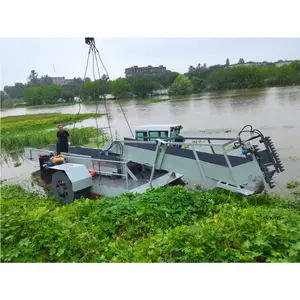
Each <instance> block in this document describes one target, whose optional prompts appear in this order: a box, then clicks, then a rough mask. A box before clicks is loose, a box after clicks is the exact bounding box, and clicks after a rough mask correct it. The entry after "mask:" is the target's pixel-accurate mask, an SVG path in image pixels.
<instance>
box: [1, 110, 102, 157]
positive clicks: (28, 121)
mask: <svg viewBox="0 0 300 300" xmlns="http://www.w3.org/2000/svg"><path fill="white" fill-rule="evenodd" d="M101 116H102V115H101V114H79V115H78V116H77V115H72V114H33V115H23V116H10V117H5V118H1V119H0V121H1V130H0V133H1V150H2V151H19V150H22V149H23V148H24V147H44V146H46V145H48V144H53V143H56V131H57V129H56V126H57V125H58V124H60V123H62V124H63V125H69V124H73V123H74V122H79V121H82V120H84V119H88V118H95V117H101ZM52 128H53V130H51V129H52ZM69 133H70V135H71V141H72V144H73V145H84V144H87V143H89V141H90V139H91V138H98V137H99V138H100V139H101V138H104V135H103V133H102V132H100V133H99V134H98V132H97V130H96V128H76V129H75V130H72V129H71V130H69Z"/></svg>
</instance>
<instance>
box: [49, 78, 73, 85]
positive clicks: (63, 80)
mask: <svg viewBox="0 0 300 300" xmlns="http://www.w3.org/2000/svg"><path fill="white" fill-rule="evenodd" d="M50 78H51V79H52V84H56V85H68V84H74V79H66V78H65V77H50Z"/></svg>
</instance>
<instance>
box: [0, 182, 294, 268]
mask: <svg viewBox="0 0 300 300" xmlns="http://www.w3.org/2000/svg"><path fill="white" fill-rule="evenodd" d="M0 192H1V200H0V203H1V220H0V222H1V257H0V258H1V261H2V262H300V236H299V232H300V202H299V201H292V200H287V199H282V198H278V197H271V196H265V195H258V196H251V197H249V198H246V197H244V196H242V195H239V194H234V193H231V192H228V191H222V190H218V189H216V190H213V191H208V192H195V191H189V190H185V189H183V188H182V187H178V186H176V187H164V188H159V189H154V190H149V191H147V192H146V193H144V194H139V195H133V194H124V195H121V196H120V197H113V198H101V200H98V201H90V200H85V199H80V200H76V201H75V202H73V203H72V204H70V205H63V204H62V203H61V202H60V201H58V200H56V199H52V198H51V197H50V198H49V196H48V197H42V196H41V195H39V194H38V193H37V192H31V191H26V190H24V189H23V188H21V187H20V186H17V185H4V186H2V187H1V190H0Z"/></svg>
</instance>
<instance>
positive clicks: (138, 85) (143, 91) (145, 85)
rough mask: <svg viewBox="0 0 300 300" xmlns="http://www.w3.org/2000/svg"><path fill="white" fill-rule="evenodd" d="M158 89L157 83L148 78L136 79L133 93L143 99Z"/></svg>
mask: <svg viewBox="0 0 300 300" xmlns="http://www.w3.org/2000/svg"><path fill="white" fill-rule="evenodd" d="M157 88H158V85H157V83H155V82H154V81H153V80H151V79H150V78H148V77H146V76H141V77H138V78H136V79H135V80H134V82H133V84H132V92H133V93H134V94H135V95H136V96H138V97H141V98H144V97H146V96H147V95H149V94H152V92H153V91H154V90H155V89H157Z"/></svg>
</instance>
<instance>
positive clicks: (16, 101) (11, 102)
mask: <svg viewBox="0 0 300 300" xmlns="http://www.w3.org/2000/svg"><path fill="white" fill-rule="evenodd" d="M24 101H25V100H24V99H6V100H5V101H4V103H3V105H2V108H3V109H10V108H16V107H17V108H33V109H34V108H43V107H59V106H69V105H76V104H79V102H76V101H71V102H62V103H51V104H40V105H19V103H22V102H24ZM107 101H109V100H107ZM103 102H104V100H97V103H103ZM80 103H81V104H83V105H91V104H95V101H94V100H87V101H82V102H80ZM15 104H17V106H15Z"/></svg>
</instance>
